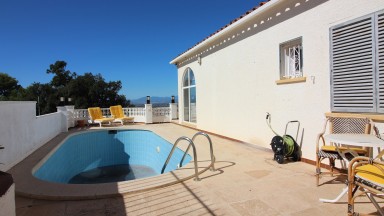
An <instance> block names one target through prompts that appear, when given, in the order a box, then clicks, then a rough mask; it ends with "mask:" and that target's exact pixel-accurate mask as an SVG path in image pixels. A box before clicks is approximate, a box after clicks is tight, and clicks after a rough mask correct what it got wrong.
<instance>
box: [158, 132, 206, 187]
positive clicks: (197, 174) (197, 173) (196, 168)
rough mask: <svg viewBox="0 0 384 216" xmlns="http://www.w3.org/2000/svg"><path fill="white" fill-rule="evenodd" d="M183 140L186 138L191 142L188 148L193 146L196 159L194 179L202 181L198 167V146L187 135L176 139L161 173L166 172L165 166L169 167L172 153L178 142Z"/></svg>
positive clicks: (194, 158)
mask: <svg viewBox="0 0 384 216" xmlns="http://www.w3.org/2000/svg"><path fill="white" fill-rule="evenodd" d="M181 140H186V141H188V142H189V145H188V149H189V148H190V146H192V148H193V160H194V163H195V179H194V180H195V181H200V179H199V172H198V167H197V156H196V147H195V144H194V143H193V141H192V140H191V139H190V138H188V137H186V136H182V137H180V138H179V139H177V140H176V142H175V144H174V145H173V147H172V150H171V152H170V153H169V155H168V158H167V160H166V161H165V163H164V166H163V168H162V169H161V174H163V173H164V170H165V168H166V167H167V165H168V163H169V160H170V159H171V157H172V154H173V152H174V151H175V149H176V147H177V144H178V143H179V142H180V141H181Z"/></svg>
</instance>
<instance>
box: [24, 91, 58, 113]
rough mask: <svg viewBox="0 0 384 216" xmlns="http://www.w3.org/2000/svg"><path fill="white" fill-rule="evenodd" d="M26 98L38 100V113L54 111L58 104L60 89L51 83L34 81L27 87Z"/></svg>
mask: <svg viewBox="0 0 384 216" xmlns="http://www.w3.org/2000/svg"><path fill="white" fill-rule="evenodd" d="M24 99H25V100H28V101H36V102H37V104H36V106H37V110H36V112H37V114H47V113H52V112H55V111H56V107H57V105H58V90H57V89H55V88H53V87H52V86H51V85H50V84H49V83H45V84H41V83H32V84H31V85H30V86H28V87H27V88H26V89H25V96H24Z"/></svg>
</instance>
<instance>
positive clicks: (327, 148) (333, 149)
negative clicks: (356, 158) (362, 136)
mask: <svg viewBox="0 0 384 216" xmlns="http://www.w3.org/2000/svg"><path fill="white" fill-rule="evenodd" d="M321 150H323V151H326V152H337V149H336V146H329V145H326V146H322V147H321ZM339 150H340V151H345V150H352V151H355V152H356V153H357V154H359V155H366V154H368V151H367V150H365V149H362V148H356V147H350V148H347V147H345V146H340V147H339Z"/></svg>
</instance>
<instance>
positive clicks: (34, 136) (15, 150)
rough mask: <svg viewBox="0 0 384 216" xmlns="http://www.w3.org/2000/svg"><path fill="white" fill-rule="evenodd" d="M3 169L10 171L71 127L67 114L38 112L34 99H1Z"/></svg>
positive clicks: (0, 164)
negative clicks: (68, 124) (67, 121)
mask: <svg viewBox="0 0 384 216" xmlns="http://www.w3.org/2000/svg"><path fill="white" fill-rule="evenodd" d="M0 119H1V121H0V134H1V139H0V146H4V149H1V150H0V170H1V171H7V170H8V169H10V168H11V167H12V166H14V165H16V164H17V163H19V162H20V161H22V160H23V159H24V158H26V157H27V156H28V155H29V154H31V153H32V152H33V151H35V150H36V149H38V148H39V147H41V146H42V145H43V144H44V143H46V142H48V141H49V140H50V139H52V138H54V137H55V136H57V135H58V134H59V133H61V132H64V131H67V128H66V118H65V116H64V114H63V113H60V112H56V113H51V114H47V115H42V116H36V102H34V101H3V102H0Z"/></svg>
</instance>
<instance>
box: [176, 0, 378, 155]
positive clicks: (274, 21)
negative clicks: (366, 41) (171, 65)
mask: <svg viewBox="0 0 384 216" xmlns="http://www.w3.org/2000/svg"><path fill="white" fill-rule="evenodd" d="M382 9H384V1H383V0H369V1H361V0H329V1H327V0H286V1H280V2H279V3H278V4H276V5H275V7H273V8H270V9H269V10H267V11H264V12H263V13H261V14H259V15H258V16H257V17H256V18H255V19H253V20H252V21H250V22H247V23H245V24H243V25H241V26H240V27H239V28H237V29H236V30H234V31H232V32H231V33H230V34H226V35H225V36H222V37H221V38H220V39H219V40H217V41H215V42H214V43H211V44H210V45H209V46H208V47H205V48H204V50H205V52H203V51H202V50H200V51H199V52H198V53H200V54H202V63H201V65H200V64H198V63H197V61H196V58H194V59H192V60H190V62H187V63H183V64H181V66H179V68H178V83H179V91H178V94H179V96H180V102H179V108H180V110H183V108H182V107H183V106H182V105H183V98H182V95H183V94H182V86H181V83H182V78H183V74H184V71H185V70H186V68H187V67H189V68H191V69H192V70H193V72H194V74H195V77H196V91H197V124H196V126H197V128H198V129H201V130H206V131H210V132H213V133H217V134H221V135H224V136H227V137H231V138H234V139H238V140H241V141H244V142H248V143H252V144H255V145H260V146H264V147H267V148H270V146H269V144H270V140H271V139H272V137H273V136H274V134H273V133H272V132H271V130H270V129H269V128H268V126H267V125H266V121H265V116H266V112H269V113H271V114H272V126H273V128H274V129H275V130H276V131H277V132H279V133H281V134H283V133H284V129H285V125H286V123H287V122H288V121H290V120H299V121H300V122H301V130H300V137H301V136H302V137H303V139H302V151H303V157H305V158H307V159H311V160H314V159H315V142H316V136H317V134H318V133H319V132H320V131H321V129H322V126H323V121H324V119H325V117H324V113H326V112H330V69H329V68H330V63H329V56H330V55H329V28H330V27H332V26H334V25H337V24H340V23H343V22H346V21H349V20H352V19H355V18H358V17H361V16H364V15H367V14H369V13H373V12H376V11H379V10H382ZM207 34H209V32H207ZM233 35H235V37H234V38H233ZM248 35H250V36H248ZM297 37H302V45H303V61H304V62H303V73H304V76H305V77H306V78H307V79H306V82H303V83H295V84H284V85H277V84H276V83H275V81H276V80H278V79H279V77H280V72H279V45H280V44H281V43H284V42H286V41H289V40H292V39H295V38H297ZM228 38H230V40H228ZM224 40H225V43H224ZM220 43H221V44H220ZM198 53H193V54H192V56H193V55H197V54H198ZM182 115H183V113H182V112H180V116H179V119H180V122H182V119H183V116H182ZM288 132H289V134H294V133H295V130H293V131H288ZM300 140H301V138H299V141H300Z"/></svg>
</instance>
